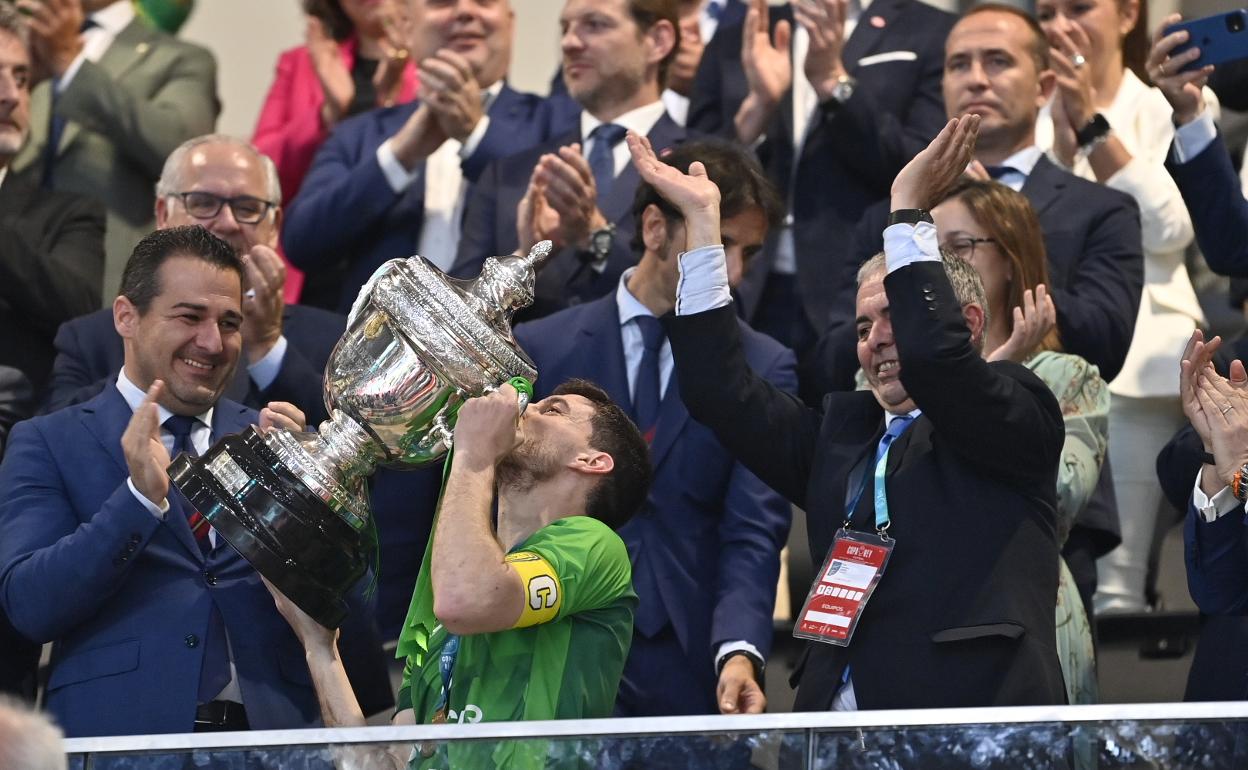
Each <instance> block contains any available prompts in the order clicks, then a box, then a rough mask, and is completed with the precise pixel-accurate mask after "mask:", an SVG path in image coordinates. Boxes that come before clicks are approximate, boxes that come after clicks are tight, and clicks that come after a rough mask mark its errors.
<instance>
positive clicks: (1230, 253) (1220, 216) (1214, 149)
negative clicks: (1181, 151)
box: [1166, 135, 1248, 278]
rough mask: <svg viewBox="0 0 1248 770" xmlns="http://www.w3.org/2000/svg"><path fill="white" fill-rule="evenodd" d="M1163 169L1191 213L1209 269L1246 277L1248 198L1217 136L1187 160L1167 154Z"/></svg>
mask: <svg viewBox="0 0 1248 770" xmlns="http://www.w3.org/2000/svg"><path fill="white" fill-rule="evenodd" d="M1166 169H1167V170H1169V171H1170V176H1172V177H1174V181H1175V183H1176V184H1178V186H1179V192H1180V193H1181V194H1182V195H1183V202H1184V203H1186V204H1187V210H1188V211H1189V212H1190V213H1191V215H1192V227H1193V228H1194V229H1195V230H1196V243H1197V244H1199V245H1200V253H1201V254H1203V255H1204V256H1205V261H1206V262H1208V263H1209V268H1210V269H1211V270H1213V272H1215V273H1218V274H1219V275H1229V276H1233V277H1236V278H1244V277H1248V200H1244V194H1243V190H1242V188H1241V187H1240V184H1239V177H1238V176H1237V175H1236V174H1235V167H1234V166H1232V165H1231V156H1230V154H1229V153H1227V151H1226V145H1225V144H1223V143H1222V137H1221V135H1219V136H1218V137H1217V138H1216V139H1214V140H1213V141H1212V142H1210V144H1209V146H1208V147H1206V148H1205V149H1204V151H1203V152H1201V153H1200V154H1199V155H1197V156H1196V157H1195V158H1192V159H1191V160H1189V161H1188V162H1187V163H1175V162H1174V161H1173V160H1172V159H1170V158H1169V157H1167V159H1166Z"/></svg>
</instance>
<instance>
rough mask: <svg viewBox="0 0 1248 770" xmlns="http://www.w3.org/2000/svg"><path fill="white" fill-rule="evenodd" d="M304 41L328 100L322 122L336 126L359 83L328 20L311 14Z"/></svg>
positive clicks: (323, 108)
mask: <svg viewBox="0 0 1248 770" xmlns="http://www.w3.org/2000/svg"><path fill="white" fill-rule="evenodd" d="M307 19H308V23H307V27H306V29H305V30H304V41H305V44H306V45H307V47H308V57H309V58H310V59H311V60H312V69H313V71H315V72H316V79H317V80H319V81H320V82H321V92H322V93H323V94H324V95H325V101H324V103H323V104H322V105H321V121H322V122H323V123H324V124H325V125H326V126H332V125H334V124H335V123H337V122H338V121H339V120H342V118H343V116H345V115H346V114H347V108H348V107H350V106H351V100H352V99H354V98H355V82H354V81H352V80H351V73H350V72H349V71H348V70H347V65H346V64H344V63H343V61H342V54H341V53H340V52H339V50H338V41H336V40H334V39H333V37H331V36H330V34H329V30H327V29H325V23H324V22H322V21H321V20H320V19H318V18H317V17H315V16H309V17H307Z"/></svg>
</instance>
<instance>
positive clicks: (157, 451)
mask: <svg viewBox="0 0 1248 770" xmlns="http://www.w3.org/2000/svg"><path fill="white" fill-rule="evenodd" d="M164 387H165V383H164V382H163V381H161V380H156V381H155V382H153V383H152V386H151V387H150V388H148V389H147V394H146V395H145V396H143V403H141V404H139V407H138V408H137V409H135V410H134V414H133V415H131V416H130V422H129V423H128V424H127V425H126V430H125V432H124V433H122V434H121V452H122V454H123V455H124V456H125V458H126V467H127V468H128V469H129V470H130V482H131V483H132V484H134V488H135V489H136V490H138V492H139V494H141V495H143V496H144V497H146V498H147V499H148V500H150V501H151V502H152V504H153V505H157V506H163V505H164V502H165V498H166V497H168V496H169V473H168V471H167V470H166V469H167V468H168V467H169V463H170V462H172V458H170V457H169V450H168V449H165V445H164V444H163V443H161V441H160V411H159V409H158V408H157V406H156V402H157V401H159V400H160V394H161V392H162V391H163V390H164Z"/></svg>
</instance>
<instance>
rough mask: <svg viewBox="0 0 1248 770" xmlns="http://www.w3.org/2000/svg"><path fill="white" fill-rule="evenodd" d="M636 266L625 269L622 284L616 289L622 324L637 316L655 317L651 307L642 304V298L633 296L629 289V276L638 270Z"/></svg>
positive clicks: (616, 302) (621, 277) (621, 278)
mask: <svg viewBox="0 0 1248 770" xmlns="http://www.w3.org/2000/svg"><path fill="white" fill-rule="evenodd" d="M636 270H637V268H636V267H630V268H629V269H627V270H625V271H624V275H622V276H620V285H619V286H617V287H616V289H615V304H616V306H617V307H619V310H620V326H623V325H625V324H627V323H628V322H629V321H631V320H633V319H634V318H636V317H637V316H643V315H648V316H650V317H654V313H651V312H650V309H649V308H648V307H646V306H645V305H643V304H641V300H639V299H637V298H636V297H634V296H633V293H632V292H631V291H629V290H628V278H629V276H631V275H632V274H633V272H634V271H636Z"/></svg>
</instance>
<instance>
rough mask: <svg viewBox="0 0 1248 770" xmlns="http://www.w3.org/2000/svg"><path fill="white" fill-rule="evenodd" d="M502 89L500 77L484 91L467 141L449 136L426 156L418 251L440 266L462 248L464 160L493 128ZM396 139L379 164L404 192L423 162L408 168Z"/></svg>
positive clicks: (447, 265) (398, 190) (379, 151)
mask: <svg viewBox="0 0 1248 770" xmlns="http://www.w3.org/2000/svg"><path fill="white" fill-rule="evenodd" d="M502 90H503V81H501V80H499V81H497V82H495V83H494V84H493V85H491V86H490V87H489V88H487V89H485V90H484V91H483V92H482V94H481V99H482V108H483V110H484V111H483V112H482V114H481V119H480V120H478V121H477V125H476V126H474V127H473V129H472V133H470V134H469V135H468V137H467V138H466V139H465V140H464V141H463V142H460V141H459V140H458V139H447V140H446V141H445V142H443V143H442V144H441V146H439V147H438V149H436V150H434V151H433V154H431V155H430V156H429V157H428V158H425V163H424V174H425V209H424V220H423V221H422V222H421V226H420V242H419V243H417V244H415V246H416V253H417V254H419V255H421V256H422V257H425V258H426V259H428V260H429V261H430V262H432V263H433V264H435V265H437V266H438V269H440V270H444V271H445V270H450V269H451V265H453V264H454V263H455V252H456V251H457V250H458V248H459V236H460V230H459V228H460V224H461V221H462V219H463V214H464V201H465V199H466V198H467V193H468V184H467V181H466V180H465V179H464V170H463V162H464V161H465V160H467V159H468V158H470V157H472V154H473V153H474V152H476V151H477V147H479V146H480V145H481V139H482V138H483V137H484V136H485V132H486V131H488V130H489V128H490V115H489V110H490V107H491V105H493V104H494V100H495V99H497V98H498V95H499V93H501V92H502ZM393 141H394V140H393V138H391V139H387V140H386V141H384V142H382V143H381V146H380V147H378V148H377V164H378V165H379V166H381V172H382V174H384V175H385V177H386V182H388V183H389V185H390V189H391V190H393V191H394V193H395V194H396V195H402V194H403V193H404V192H405V191H406V190H407V188H408V187H410V186H411V184H412V182H414V181H415V180H416V177H418V176H419V175H420V165H419V164H418V165H417V166H416V168H414V169H412V170H411V171H408V170H407V169H406V168H404V167H403V164H402V163H400V162H399V159H398V157H397V156H395V154H394V147H393V144H392V143H393Z"/></svg>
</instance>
